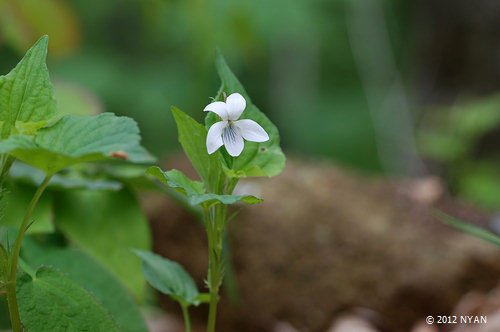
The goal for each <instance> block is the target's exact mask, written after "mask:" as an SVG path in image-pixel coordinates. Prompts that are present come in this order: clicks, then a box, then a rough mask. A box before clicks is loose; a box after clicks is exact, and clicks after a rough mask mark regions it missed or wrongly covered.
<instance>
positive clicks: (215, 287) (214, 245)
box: [204, 178, 238, 332]
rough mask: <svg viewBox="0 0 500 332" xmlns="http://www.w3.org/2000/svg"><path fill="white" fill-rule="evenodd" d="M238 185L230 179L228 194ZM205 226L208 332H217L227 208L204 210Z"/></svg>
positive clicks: (216, 207) (227, 188)
mask: <svg viewBox="0 0 500 332" xmlns="http://www.w3.org/2000/svg"><path fill="white" fill-rule="evenodd" d="M237 183H238V179H237V178H231V179H228V182H227V186H226V190H225V192H226V194H229V195H230V194H231V193H232V192H233V190H234V187H235V186H236V184H237ZM204 213H205V226H206V228H207V240H208V260H209V278H208V280H209V284H208V287H209V291H210V304H209V309H208V323H207V332H215V322H216V316H217V304H218V302H219V288H220V285H221V283H222V264H223V262H222V241H223V238H224V231H225V230H224V228H225V225H226V222H225V220H226V215H227V206H226V205H222V204H218V205H216V206H215V207H214V208H213V220H212V214H211V211H210V210H209V209H208V208H205V209H204Z"/></svg>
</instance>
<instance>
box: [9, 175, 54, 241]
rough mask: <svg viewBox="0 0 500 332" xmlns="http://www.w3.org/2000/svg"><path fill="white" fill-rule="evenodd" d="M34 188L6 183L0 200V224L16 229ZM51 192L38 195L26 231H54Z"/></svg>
mask: <svg viewBox="0 0 500 332" xmlns="http://www.w3.org/2000/svg"><path fill="white" fill-rule="evenodd" d="M35 191H36V189H35V188H34V187H31V186H26V185H21V184H19V183H12V182H11V181H9V182H7V184H6V192H5V193H4V197H3V198H2V199H1V200H0V213H1V219H0V226H11V227H13V228H14V229H18V228H19V226H20V225H21V222H22V221H23V218H24V215H25V213H26V209H27V207H28V206H29V204H30V202H31V200H32V198H33V195H34V194H35ZM52 201H53V197H52V194H51V193H49V192H46V193H44V194H43V195H42V197H40V200H39V201H38V203H37V205H36V207H35V210H34V211H33V215H32V218H31V220H32V221H33V223H32V224H31V225H30V227H29V228H28V233H52V232H53V231H54V223H53V220H52V219H53V210H52Z"/></svg>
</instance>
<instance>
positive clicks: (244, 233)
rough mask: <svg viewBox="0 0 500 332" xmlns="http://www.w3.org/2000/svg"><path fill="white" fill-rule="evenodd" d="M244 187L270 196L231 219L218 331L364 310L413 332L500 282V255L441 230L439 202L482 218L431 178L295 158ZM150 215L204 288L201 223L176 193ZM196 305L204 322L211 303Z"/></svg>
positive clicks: (325, 322)
mask: <svg viewBox="0 0 500 332" xmlns="http://www.w3.org/2000/svg"><path fill="white" fill-rule="evenodd" d="M186 165H187V163H186V162H185V160H184V159H178V160H176V161H171V162H169V163H168V165H167V166H166V168H178V169H183V170H186V169H188V170H187V171H186V172H187V173H191V174H192V171H190V170H189V168H188V167H186ZM245 183H246V187H244V188H246V190H250V191H258V192H259V193H258V195H259V196H260V197H262V198H264V200H265V201H264V203H262V204H260V205H259V206H246V207H241V208H242V211H241V213H240V214H239V215H238V216H237V217H236V219H235V220H234V221H232V222H231V224H230V242H231V251H232V262H233V266H234V269H235V272H236V277H237V282H238V287H239V305H237V306H234V305H232V304H231V303H230V301H229V300H227V298H226V297H224V296H223V299H222V301H221V303H220V310H219V315H218V330H219V331H239V332H246V331H272V330H273V326H274V325H275V324H276V322H278V321H286V322H288V323H289V324H291V325H292V326H294V327H295V328H296V329H298V330H300V331H313V332H315V331H318V332H319V331H326V330H327V328H328V326H329V325H330V324H331V323H332V321H333V320H334V318H335V317H336V316H338V315H339V314H344V313H346V312H350V311H353V310H357V309H359V308H363V310H364V309H368V310H367V312H371V314H370V320H371V321H372V323H373V324H374V325H375V326H377V327H378V328H379V329H381V330H382V331H407V330H408V329H409V328H410V327H411V326H412V325H413V324H414V323H415V322H416V321H417V320H419V319H422V318H424V317H425V316H427V315H443V314H446V313H449V312H450V311H451V310H452V308H453V306H454V304H455V303H456V302H457V301H458V299H459V298H460V297H461V296H462V295H463V294H464V293H466V292H467V291H469V290H471V289H479V290H487V289H490V288H492V287H494V286H495V285H496V282H497V280H498V276H499V273H500V264H499V262H500V251H499V250H498V249H497V248H495V247H494V246H492V245H490V244H487V243H484V242H483V241H481V240H478V239H475V238H473V237H471V236H468V235H466V234H462V233H460V232H458V231H455V230H453V229H451V228H449V227H448V226H446V225H443V224H442V223H441V222H439V221H438V220H436V219H435V218H433V217H432V207H431V206H430V205H429V203H433V204H434V205H437V206H438V207H440V208H442V209H444V210H447V211H448V212H450V213H453V214H455V215H458V216H461V217H463V218H468V219H473V220H476V221H481V215H480V214H477V213H475V212H474V211H473V209H471V208H469V207H466V206H464V205H463V204H460V203H458V202H454V201H451V200H450V199H448V198H446V197H443V195H441V197H440V195H439V190H438V191H436V190H433V188H434V189H435V186H434V187H433V186H430V187H429V186H427V187H426V186H425V185H424V186H422V183H423V182H422V181H420V182H419V181H413V182H409V181H399V182H398V183H397V184H394V183H389V182H388V181H386V180H383V179H380V178H378V179H377V178H372V177H367V176H363V175H360V174H355V173H352V172H349V171H346V170H344V169H341V168H339V167H337V166H335V165H332V164H328V163H318V162H304V161H294V160H292V161H289V162H288V164H287V168H286V170H285V171H284V173H283V174H282V175H280V176H278V177H276V178H272V179H258V180H254V181H247V182H245ZM422 188H424V190H422ZM425 188H427V189H429V188H430V190H427V191H426V190H425ZM436 193H437V195H436ZM439 197H440V198H439ZM437 198H439V199H437ZM436 199H437V200H436ZM147 210H148V211H149V215H150V219H151V224H152V227H153V235H154V249H155V251H157V252H158V253H160V254H162V255H163V256H165V257H168V258H170V259H173V260H176V261H178V262H180V263H181V264H182V265H184V266H185V267H186V269H187V270H188V271H189V272H190V273H191V274H192V275H193V277H194V278H195V279H196V280H197V281H199V287H200V289H204V285H203V280H204V278H205V277H206V268H207V253H206V244H205V243H206V239H205V234H204V232H203V229H202V227H201V225H200V224H199V223H198V222H197V221H196V220H195V218H193V217H192V216H191V215H190V214H189V213H187V212H185V211H183V210H182V209H181V208H179V207H178V206H177V205H176V204H175V203H174V202H173V201H170V200H168V199H162V200H161V202H160V201H157V202H153V203H152V202H151V200H149V204H148V206H147ZM162 302H163V303H165V305H166V306H167V308H168V310H177V309H173V308H175V307H174V306H173V305H171V304H169V303H170V300H168V299H166V298H165V299H163V300H162ZM194 312H195V316H196V317H199V320H200V323H203V322H204V319H205V318H206V317H205V314H206V308H201V309H197V310H194Z"/></svg>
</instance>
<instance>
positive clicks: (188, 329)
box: [181, 304, 191, 332]
mask: <svg viewBox="0 0 500 332" xmlns="http://www.w3.org/2000/svg"><path fill="white" fill-rule="evenodd" d="M181 308H182V316H183V317H184V325H185V327H186V332H191V321H190V319H189V311H188V306H187V305H184V304H181Z"/></svg>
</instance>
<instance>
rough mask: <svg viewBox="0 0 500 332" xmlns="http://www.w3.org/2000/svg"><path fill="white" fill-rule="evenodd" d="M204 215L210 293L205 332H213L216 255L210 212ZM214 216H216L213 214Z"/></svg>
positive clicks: (215, 307) (215, 312) (216, 293)
mask: <svg viewBox="0 0 500 332" xmlns="http://www.w3.org/2000/svg"><path fill="white" fill-rule="evenodd" d="M203 211H204V214H205V226H206V228H207V240H208V241H207V242H208V264H209V267H208V272H209V275H208V288H209V291H210V306H209V312H208V323H207V332H214V331H215V318H216V314H217V303H218V301H219V295H218V286H217V285H218V283H219V282H218V280H217V279H218V277H217V274H218V273H217V269H218V266H217V265H218V264H217V263H218V262H217V255H216V247H217V246H216V244H215V243H214V240H215V239H214V235H215V234H214V228H215V227H214V223H213V222H212V218H211V211H210V209H208V208H204V209H203ZM214 216H216V214H215V213H214Z"/></svg>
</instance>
